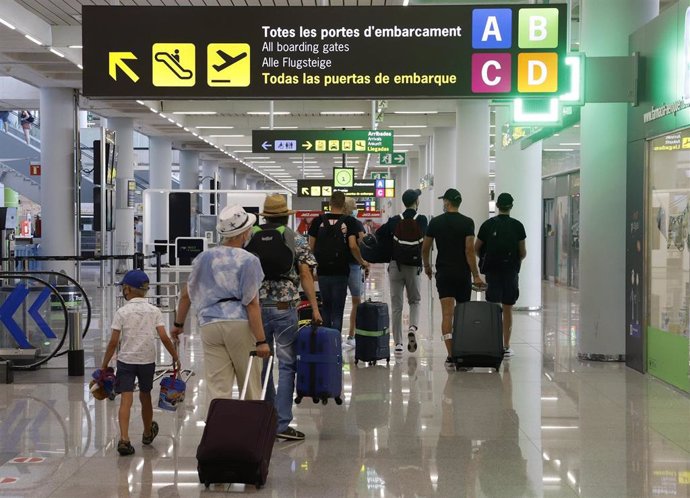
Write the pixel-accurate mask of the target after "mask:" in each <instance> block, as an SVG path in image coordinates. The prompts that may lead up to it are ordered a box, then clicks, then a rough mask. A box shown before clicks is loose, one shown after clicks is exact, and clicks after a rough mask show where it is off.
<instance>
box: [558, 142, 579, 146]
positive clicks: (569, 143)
mask: <svg viewBox="0 0 690 498" xmlns="http://www.w3.org/2000/svg"><path fill="white" fill-rule="evenodd" d="M558 145H565V146H568V145H571V146H572V145H580V142H564V143H562V144H558Z"/></svg>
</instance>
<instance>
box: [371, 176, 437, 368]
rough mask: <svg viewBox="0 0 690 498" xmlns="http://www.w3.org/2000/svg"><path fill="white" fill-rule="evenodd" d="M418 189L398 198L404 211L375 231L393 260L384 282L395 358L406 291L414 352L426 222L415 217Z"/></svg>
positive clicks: (400, 349) (420, 216)
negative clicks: (386, 241) (385, 240)
mask: <svg viewBox="0 0 690 498" xmlns="http://www.w3.org/2000/svg"><path fill="white" fill-rule="evenodd" d="M420 195H422V191H421V190H419V189H414V190H413V189H409V190H406V191H405V192H404V193H403V195H402V202H403V204H404V205H405V211H403V213H402V214H397V215H395V216H392V217H390V218H389V219H388V221H387V222H386V224H385V225H383V226H382V227H381V228H380V229H379V230H378V231H377V235H378V236H379V237H389V238H390V239H392V247H393V256H392V259H391V264H390V265H388V279H389V281H390V286H391V313H392V315H393V319H392V323H391V328H392V329H393V339H394V340H395V354H396V355H401V354H402V353H403V339H402V312H403V292H405V289H407V302H408V304H409V305H410V326H409V328H408V330H407V350H408V351H409V352H410V353H414V352H415V351H417V336H416V333H417V327H418V325H419V303H420V302H421V301H422V295H421V293H420V292H419V275H420V273H421V271H422V243H423V241H424V234H425V233H426V228H427V223H428V222H427V219H426V216H424V215H423V214H418V213H417V208H418V207H419V196H420Z"/></svg>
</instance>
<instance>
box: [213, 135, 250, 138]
mask: <svg viewBox="0 0 690 498" xmlns="http://www.w3.org/2000/svg"><path fill="white" fill-rule="evenodd" d="M242 137H246V135H209V138H242Z"/></svg>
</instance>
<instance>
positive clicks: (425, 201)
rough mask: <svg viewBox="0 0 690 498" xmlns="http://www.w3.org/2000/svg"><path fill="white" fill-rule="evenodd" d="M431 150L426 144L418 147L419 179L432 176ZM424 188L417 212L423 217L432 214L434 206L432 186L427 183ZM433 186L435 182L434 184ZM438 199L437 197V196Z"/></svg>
mask: <svg viewBox="0 0 690 498" xmlns="http://www.w3.org/2000/svg"><path fill="white" fill-rule="evenodd" d="M430 150H431V147H429V145H428V144H424V145H420V146H419V164H418V167H417V171H418V172H419V177H420V178H422V177H426V178H427V179H428V178H429V175H432V174H433V172H432V171H431V169H430V164H431V161H430V160H429V153H430V152H429V151H430ZM425 185H426V187H425V188H424V190H422V197H421V199H420V201H419V211H420V212H421V213H422V214H424V215H427V217H428V215H430V214H431V213H433V212H434V211H433V206H434V202H433V199H434V186H431V185H429V183H428V182H427V183H425ZM434 185H435V182H434ZM437 197H438V196H437Z"/></svg>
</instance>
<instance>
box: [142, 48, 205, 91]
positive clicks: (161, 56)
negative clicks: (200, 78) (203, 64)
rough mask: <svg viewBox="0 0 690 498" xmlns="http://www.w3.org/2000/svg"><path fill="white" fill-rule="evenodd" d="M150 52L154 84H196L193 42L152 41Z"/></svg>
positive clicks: (185, 85) (169, 85)
mask: <svg viewBox="0 0 690 498" xmlns="http://www.w3.org/2000/svg"><path fill="white" fill-rule="evenodd" d="M152 52H153V53H152V66H153V67H152V76H153V85H154V86H168V87H187V86H194V85H195V84H196V76H195V69H196V47H195V46H194V44H193V43H154V45H153V50H152Z"/></svg>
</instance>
